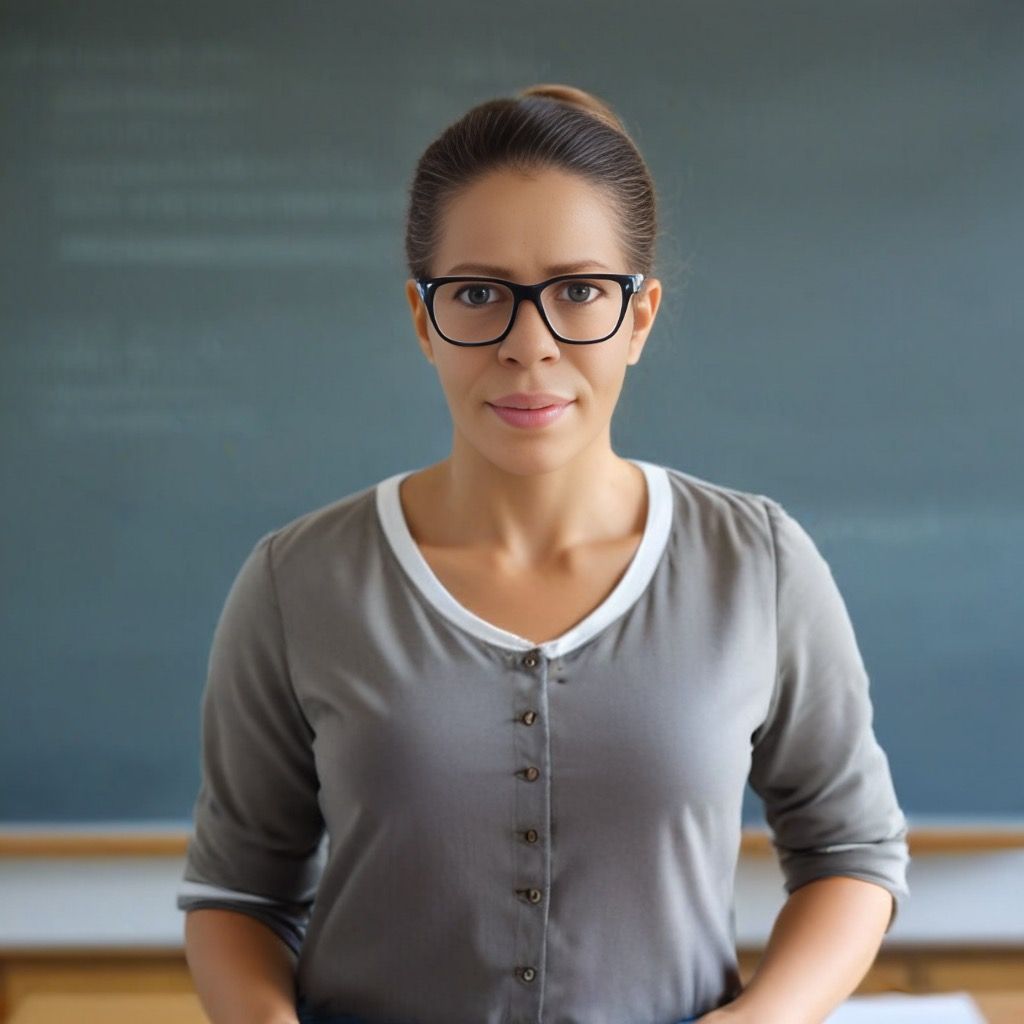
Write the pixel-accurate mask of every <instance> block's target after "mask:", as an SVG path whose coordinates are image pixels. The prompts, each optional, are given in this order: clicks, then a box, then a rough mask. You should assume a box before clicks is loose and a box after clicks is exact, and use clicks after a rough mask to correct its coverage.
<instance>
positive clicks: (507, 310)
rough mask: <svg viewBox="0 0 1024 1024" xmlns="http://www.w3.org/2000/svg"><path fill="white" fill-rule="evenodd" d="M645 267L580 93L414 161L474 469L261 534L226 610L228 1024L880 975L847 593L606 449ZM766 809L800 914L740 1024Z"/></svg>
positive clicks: (649, 287)
mask: <svg viewBox="0 0 1024 1024" xmlns="http://www.w3.org/2000/svg"><path fill="white" fill-rule="evenodd" d="M656 235H657V227H656V218H655V194H654V189H653V185H652V183H651V180H650V175H649V172H648V170H647V168H646V166H645V164H644V161H643V159H642V157H641V156H640V154H639V153H638V151H637V149H636V147H635V145H634V143H633V141H632V140H631V139H630V137H629V136H628V134H627V133H626V132H625V130H624V128H623V126H622V124H621V123H620V121H619V120H618V119H617V117H616V116H615V114H614V113H613V112H612V111H611V110H610V109H609V108H608V107H607V106H606V105H605V104H603V103H602V102H601V101H599V100H597V99H595V98H594V97H592V96H590V95H589V94H587V93H584V92H582V91H580V90H577V89H574V88H570V87H567V86H536V87H533V88H530V89H526V90H524V91H523V92H521V93H520V94H519V95H518V96H517V97H515V98H511V99H498V100H494V101H490V102H487V103H483V104H481V105H479V106H478V107H475V108H474V109H472V110H470V111H469V112H467V113H466V115H465V116H464V117H463V118H461V119H460V120H459V121H458V122H456V123H455V124H453V125H451V126H449V127H448V128H447V129H446V130H445V131H444V132H443V133H442V134H441V136H440V137H439V138H438V139H437V140H436V141H434V142H433V143H432V144H431V145H430V146H429V147H428V149H427V150H426V152H425V153H424V154H423V156H422V157H421V159H420V161H419V164H418V166H417V168H416V173H415V177H414V180H413V183H412V188H411V196H410V208H409V218H408V226H407V234H406V248H407V256H408V263H409V268H410V271H411V277H410V280H409V281H408V282H407V288H406V294H407V298H408V301H409V305H410V308H411V311H412V320H413V325H414V328H415V332H416V337H417V340H418V343H419V346H420V349H421V350H422V352H423V355H424V356H425V358H426V359H427V360H429V362H430V363H432V364H433V366H434V367H435V368H436V371H437V374H438V378H439V380H440V384H441V387H442V389H443V391H444V394H445V397H446V399H447V401H448V405H449V408H450V410H451V417H452V422H453V427H454V430H453V438H452V447H451V452H450V454H449V455H448V457H447V458H445V459H444V460H442V461H440V462H438V463H436V464H434V465H432V466H428V467H425V468H423V469H420V470H417V471H415V472H413V471H407V472H403V473H397V474H394V475H393V476H390V477H388V478H386V479H385V480H382V481H380V482H379V483H378V484H376V485H374V486H372V487H367V488H365V489H363V490H361V491H358V492H356V493H354V494H349V495H346V496H345V497H343V498H341V499H339V500H338V501H336V502H334V503H332V504H330V505H328V506H325V507H323V508H320V509H315V510H313V511H311V512H309V513H307V514H305V515H303V516H300V517H299V518H297V519H295V520H293V521H292V522H290V523H287V524H285V525H283V526H281V527H279V528H278V529H276V530H273V531H271V532H270V533H268V534H266V535H264V536H263V537H262V538H260V540H259V541H257V543H256V544H255V546H254V548H253V550H252V552H251V553H250V555H249V557H248V558H247V559H246V561H245V563H244V565H243V566H242V569H241V570H240V572H239V574H238V578H237V579H236V580H235V583H234V585H233V587H232V589H231V592H230V593H229V595H228V599H227V601H226V604H225V607H224V610H223V613H222V615H221V619H220V621H219V623H218V626H217V630H216V633H215V636H214V642H213V648H212V651H211V656H210V665H209V676H208V680H207V687H206V692H205V694H204V702H203V781H202V787H201V789H200V793H199V796H198V798H197V801H196V806H195V833H194V836H193V837H192V839H191V842H190V844H189V850H188V859H187V864H186V869H185V874H184V879H183V882H182V885H181V889H180V891H179V894H178V906H179V907H181V908H182V909H185V910H188V911H189V913H188V914H187V920H186V951H187V955H188V960H189V964H190V967H191V970H192V974H193V977H194V979H195V983H196V987H197V990H198V992H199V994H200V997H201V999H202V1002H203V1004H204V1006H205V1007H206V1010H207V1012H208V1014H209V1016H210V1018H211V1020H212V1021H213V1022H214V1024H232V1022H235V1021H238V1022H243V1021H244V1022H246V1024H253V1022H266V1024H285V1022H291V1024H295V1022H296V1021H297V1020H298V1021H301V1022H303V1024H343V1022H345V1024H348V1022H363V1021H368V1022H383V1021H393V1022H399V1024H403V1022H404V1024H413V1022H419V1024H499V1022H501V1024H518V1022H527V1021H533V1022H552V1024H554V1022H558V1024H632V1022H635V1024H675V1022H678V1021H684V1020H697V1019H699V1020H701V1021H705V1022H715V1021H718V1022H725V1021H733V1022H745V1021H749V1022H755V1021H756V1022H757V1024H774V1022H778V1024H804V1022H806V1024H811V1022H818V1021H821V1020H824V1018H825V1017H826V1016H827V1015H828V1013H829V1012H830V1011H831V1010H832V1009H833V1008H834V1007H835V1006H836V1005H837V1004H838V1003H839V1002H841V1001H842V1000H843V999H844V998H845V997H846V996H847V995H848V994H849V993H850V992H851V991H852V990H853V989H854V988H855V987H856V986H857V984H858V983H859V981H860V979H861V978H862V977H863V975H864V974H865V973H866V971H867V969H868V967H869V966H870V964H871V962H872V960H873V959H874V956H875V954H876V952H877V949H878V945H879V943H880V941H881V939H882V937H883V935H884V933H885V932H886V931H887V930H888V928H889V927H890V926H891V923H892V920H893V919H894V917H895V914H896V912H897V907H898V901H900V900H902V899H903V898H904V897H906V895H907V888H906V878H905V873H906V866H907V859H908V857H907V846H906V841H905V836H906V822H905V819H904V817H903V814H902V812H901V810H900V808H899V805H898V803H897V801H896V797H895V794H894V790H893V786H892V780H891V777H890V773H889V768H888V762H887V759H886V756H885V754H884V752H883V751H882V750H881V748H880V747H879V745H878V743H877V741H876V739H875V737H874V734H873V731H872V725H871V714H872V711H871V704H870V700H869V696H868V680H867V675H866V672H865V669H864V665H863V662H862V660H861V658H860V655H859V653H858V649H857V645H856V641H855V639H854V635H853V631H852V627H851V624H850V621H849V618H848V616H847V613H846V609H845V606H844V604H843V601H842V598H841V597H840V595H839V592H838V590H837V588H836V586H835V582H834V580H833V578H832V575H831V572H830V570H829V568H828V565H827V564H826V563H825V561H824V559H823V558H822V556H821V555H820V554H819V553H818V551H817V549H816V548H815V546H814V544H813V542H812V540H811V539H810V537H809V536H808V535H807V533H806V532H805V531H804V530H803V529H802V527H801V526H800V525H799V524H798V523H797V522H796V521H795V520H794V519H793V518H792V517H791V516H789V515H788V513H787V512H786V511H785V510H784V509H783V507H782V506H781V505H780V504H779V503H778V502H777V501H775V500H773V499H771V498H768V497H766V496H764V495H760V494H753V493H749V492H745V491H740V490H736V489H734V488H729V487H725V486H722V485H718V484H714V483H711V482H710V481H707V480H702V479H700V478H698V477H695V476H692V475H690V474H687V473H685V472H683V471H681V470H678V469H674V468H670V467H666V466H660V465H657V464H655V463H651V462H648V461H644V460H638V459H628V458H622V457H620V456H618V455H617V454H616V453H615V452H614V451H613V449H612V445H611V420H612V415H613V413H614V410H615V407H616V403H617V401H618V398H619V394H620V391H621V388H622V385H623V380H624V378H625V374H626V369H627V367H628V366H631V365H633V364H635V363H636V362H637V361H638V360H639V358H640V355H641V352H642V350H643V346H644V343H645V341H646V339H647V337H648V335H649V333H650V331H651V328H652V326H653V324H654V320H655V316H656V314H657V310H658V306H659V303H660V300H661V286H660V282H659V281H658V280H657V278H655V277H653V276H652V266H653V254H654V242H655V238H656ZM748 778H749V780H750V782H751V784H752V786H753V787H754V789H755V790H756V791H757V792H758V794H759V795H760V796H761V797H762V798H763V800H764V803H765V808H766V814H767V818H768V821H769V824H770V825H771V827H772V830H773V834H774V839H775V842H776V846H777V850H778V853H779V858H780V863H781V866H782V868H783V870H784V873H785V881H786V888H787V890H788V892H789V894H790V895H789V898H788V900H787V902H786V905H785V907H784V908H783V910H782V912H781V913H780V915H779V918H778V921H777V922H776V925H775V928H774V930H773V933H772V936H771V940H770V944H769V947H768V949H767V951H766V955H765V957H764V958H763V960H762V962H761V964H760V966H759V968H758V971H757V972H756V974H755V976H754V977H753V978H752V979H751V980H750V982H749V984H748V985H747V986H746V987H745V988H744V987H743V986H742V985H741V983H740V977H739V973H738V970H737V962H736V953H735V935H734V929H733V909H732V885H733V878H734V872H735V867H736V858H737V852H738V845H739V838H740V809H741V800H742V791H743V787H744V784H745V782H746V781H747V779H748ZM325 838H326V839H327V840H328V842H327V843H326V847H324V845H322V842H321V841H322V840H323V839H325ZM293 958H294V959H293Z"/></svg>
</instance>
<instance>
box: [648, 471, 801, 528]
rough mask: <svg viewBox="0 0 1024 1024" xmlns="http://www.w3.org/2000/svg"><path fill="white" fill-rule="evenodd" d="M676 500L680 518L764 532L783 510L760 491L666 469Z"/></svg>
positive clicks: (774, 500) (775, 500) (777, 502)
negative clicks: (743, 525)
mask: <svg viewBox="0 0 1024 1024" xmlns="http://www.w3.org/2000/svg"><path fill="white" fill-rule="evenodd" d="M663 468H664V470H665V471H666V476H667V478H668V481H669V486H670V487H671V489H672V492H673V496H674V498H675V508H676V512H677V514H678V515H682V516H686V517H688V518H690V519H691V520H692V519H694V518H697V519H699V520H700V521H701V522H704V523H707V524H711V523H714V522H718V523H719V524H722V523H724V522H725V521H729V522H732V523H735V524H740V523H746V524H748V525H749V527H751V528H754V529H758V530H759V531H761V532H764V531H768V530H770V529H771V523H770V519H769V517H770V515H772V514H773V513H777V512H778V511H780V510H781V508H782V506H781V505H780V503H779V501H778V500H777V499H775V498H773V497H771V496H769V495H767V494H764V493H762V492H760V491H755V490H751V489H745V488H742V487H738V486H733V485H730V484H726V483H723V482H720V481H716V480H709V479H707V478H706V477H702V476H698V475H697V474H695V473H689V472H686V471H685V470H682V469H678V468H676V467H675V466H663Z"/></svg>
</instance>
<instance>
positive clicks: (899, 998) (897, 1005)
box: [825, 992, 985, 1024]
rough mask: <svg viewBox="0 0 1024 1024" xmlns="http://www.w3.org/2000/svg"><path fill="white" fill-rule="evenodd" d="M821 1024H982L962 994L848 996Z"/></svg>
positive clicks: (983, 1020)
mask: <svg viewBox="0 0 1024 1024" xmlns="http://www.w3.org/2000/svg"><path fill="white" fill-rule="evenodd" d="M825 1024H985V1018H984V1017H982V1015H981V1011H980V1010H979V1009H978V1006H977V1004H976V1003H975V1002H974V1000H973V999H972V998H971V997H970V995H968V993H966V992H942V993H937V994H928V995H921V996H915V995H906V994H904V993H902V992H898V993H893V994H886V995H877V996H852V997H851V998H849V999H847V1000H846V1002H845V1003H843V1005H842V1006H840V1007H839V1008H838V1009H836V1010H835V1011H834V1012H833V1013H832V1015H831V1016H830V1017H829V1018H828V1019H827V1020H826V1021H825Z"/></svg>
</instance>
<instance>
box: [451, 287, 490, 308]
mask: <svg viewBox="0 0 1024 1024" xmlns="http://www.w3.org/2000/svg"><path fill="white" fill-rule="evenodd" d="M490 291H491V288H490V287H489V286H488V285H485V284H471V285H467V286H466V287H465V288H460V289H459V293H458V296H457V297H458V298H461V297H462V296H464V295H470V296H472V298H471V299H470V300H469V302H467V303H466V305H467V306H483V305H486V303H487V299H486V295H487V293H488V292H490Z"/></svg>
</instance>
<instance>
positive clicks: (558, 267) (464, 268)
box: [444, 260, 611, 278]
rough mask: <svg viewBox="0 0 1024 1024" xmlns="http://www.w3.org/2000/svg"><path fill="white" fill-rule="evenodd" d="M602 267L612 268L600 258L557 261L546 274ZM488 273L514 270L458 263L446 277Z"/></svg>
mask: <svg viewBox="0 0 1024 1024" xmlns="http://www.w3.org/2000/svg"><path fill="white" fill-rule="evenodd" d="M595 267H600V268H601V269H602V270H610V269H611V268H610V267H607V266H605V264H603V263H602V262H601V261H600V260H577V261H576V262H575V263H556V264H554V265H553V266H550V267H545V268H544V271H543V272H544V274H545V275H546V276H548V277H557V276H558V275H559V274H576V273H580V272H581V271H584V270H590V269H593V268H595ZM466 273H469V274H486V275H488V276H489V277H506V278H507V277H510V276H511V274H512V271H511V270H509V269H508V268H507V267H496V266H493V265H492V264H490V263H456V264H455V266H454V267H452V268H451V269H450V270H449V271H448V273H447V274H445V275H444V276H445V277H450V276H452V275H454V274H466Z"/></svg>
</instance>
